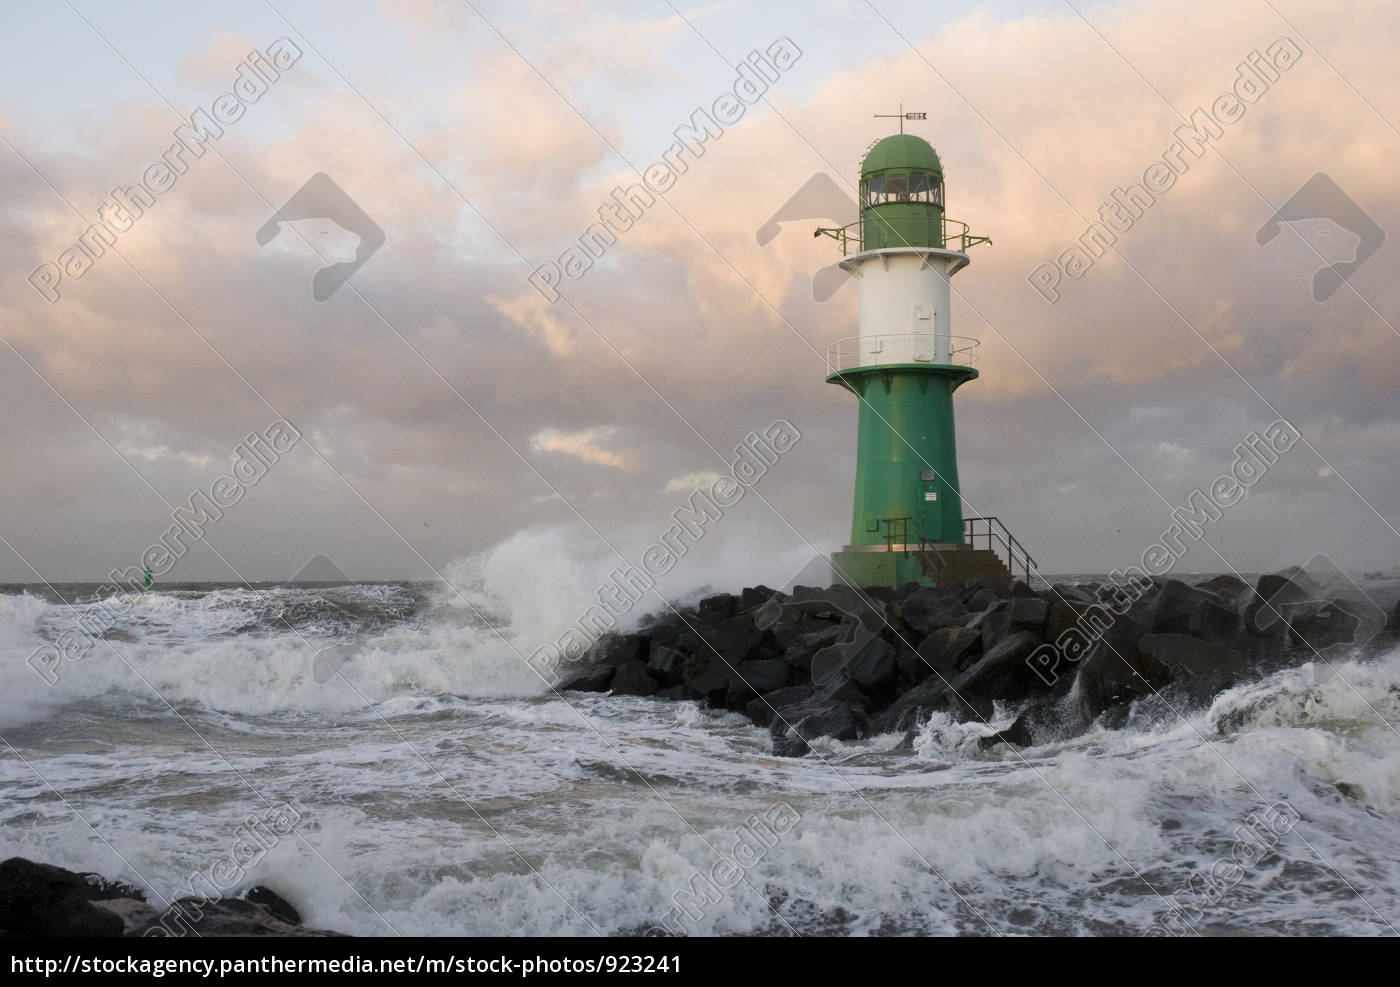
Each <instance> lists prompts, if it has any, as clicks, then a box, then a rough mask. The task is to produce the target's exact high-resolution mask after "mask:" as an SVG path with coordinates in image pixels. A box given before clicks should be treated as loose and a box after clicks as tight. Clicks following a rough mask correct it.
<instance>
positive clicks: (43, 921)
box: [0, 857, 126, 937]
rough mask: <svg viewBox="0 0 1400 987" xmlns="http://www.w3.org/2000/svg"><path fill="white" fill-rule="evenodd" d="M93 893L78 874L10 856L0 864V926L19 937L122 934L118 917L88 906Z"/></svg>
mask: <svg viewBox="0 0 1400 987" xmlns="http://www.w3.org/2000/svg"><path fill="white" fill-rule="evenodd" d="M97 892H98V889H95V888H94V887H93V885H91V884H89V883H88V882H87V881H86V880H85V879H84V878H83V875H81V874H75V873H74V872H73V871H70V870H64V869H63V868H62V867H55V866H53V865H52V864H40V863H35V862H34V861H32V860H26V859H24V858H23V857H11V858H10V859H9V860H6V861H5V862H4V863H0V930H3V931H5V932H8V933H10V934H11V935H24V936H112V937H115V936H120V935H122V934H123V932H124V931H125V929H126V926H125V923H124V922H123V921H122V918H121V916H119V915H117V914H115V913H114V912H113V911H110V910H107V909H103V908H98V907H96V906H95V905H94V904H93V898H94V895H95V893H97ZM105 900H115V899H105Z"/></svg>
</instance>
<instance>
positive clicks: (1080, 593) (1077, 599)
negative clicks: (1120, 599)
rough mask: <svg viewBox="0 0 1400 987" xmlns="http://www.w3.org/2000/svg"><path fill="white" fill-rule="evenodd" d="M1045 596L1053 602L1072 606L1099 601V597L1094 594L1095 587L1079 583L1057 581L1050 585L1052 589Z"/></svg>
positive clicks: (1086, 604) (1087, 604)
mask: <svg viewBox="0 0 1400 987" xmlns="http://www.w3.org/2000/svg"><path fill="white" fill-rule="evenodd" d="M1045 598H1046V599H1048V600H1050V601H1051V602H1052V603H1053V602H1058V603H1064V604H1067V605H1070V606H1073V605H1076V604H1078V605H1082V606H1089V605H1090V604H1093V603H1097V602H1098V597H1097V596H1095V595H1094V591H1093V589H1091V588H1090V587H1088V586H1081V585H1080V584H1078V583H1056V584H1055V585H1054V586H1051V587H1050V591H1049V592H1048V593H1047V594H1045Z"/></svg>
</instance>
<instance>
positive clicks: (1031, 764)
mask: <svg viewBox="0 0 1400 987" xmlns="http://www.w3.org/2000/svg"><path fill="white" fill-rule="evenodd" d="M580 578H581V577H580V575H579V573H578V572H574V571H570V570H568V569H567V568H566V569H565V570H563V571H560V572H556V573H553V574H545V575H541V574H539V573H535V574H528V575H527V574H522V573H519V572H516V571H515V570H507V569H504V568H502V567H501V566H499V565H493V564H492V560H491V559H490V558H489V557H488V558H487V559H485V561H484V562H481V561H480V560H479V561H478V563H476V564H473V565H471V566H465V567H463V568H462V569H459V570H457V571H456V573H455V576H454V583H455V588H454V589H448V588H446V587H441V586H434V585H425V584H396V583H389V584H373V583H356V584H351V585H338V586H314V585H297V586H258V587H253V588H249V587H246V586H232V585H211V584H204V585H175V584H169V585H158V586H156V587H155V588H154V590H153V591H151V592H148V593H141V594H133V595H132V596H130V597H129V598H127V599H125V600H124V601H121V605H120V607H119V608H118V611H119V614H120V615H119V617H118V618H117V619H116V620H115V623H113V624H112V625H111V626H110V627H107V629H106V630H105V631H104V633H103V635H102V636H101V637H100V638H98V639H95V640H93V642H92V644H91V647H89V648H87V649H86V650H85V651H83V652H82V653H81V656H80V657H73V658H69V659H65V660H64V661H62V662H60V663H59V664H58V666H57V668H56V669H52V670H51V672H50V674H49V676H48V677H49V678H53V679H55V680H54V681H52V682H48V681H46V679H45V677H43V676H41V675H40V674H39V673H38V672H36V671H35V669H34V668H33V667H31V666H30V664H28V663H27V662H26V659H28V658H29V656H30V655H31V654H32V653H33V652H34V651H35V649H37V648H41V647H43V646H44V645H45V644H46V643H48V644H51V643H53V642H55V641H58V640H59V639H60V637H61V636H62V635H63V634H64V633H65V632H67V631H71V629H72V628H74V627H75V626H77V623H78V620H79V618H80V617H83V616H88V617H92V618H94V619H96V618H97V616H98V611H99V604H98V602H97V601H96V599H95V595H94V594H95V591H96V587H95V586H92V585H66V586H54V587H47V586H30V587H18V586H10V587H3V588H0V651H2V652H3V656H4V660H3V662H0V687H2V688H0V734H3V739H4V745H5V746H4V748H3V750H0V854H3V856H5V857H8V856H12V855H22V856H26V857H30V858H33V859H38V860H44V861H48V862H51V863H55V864H59V865H62V866H65V867H69V868H72V869H76V870H84V871H96V872H99V873H102V874H104V875H106V876H107V877H110V878H116V879H120V880H124V881H128V882H130V883H133V884H136V885H138V886H140V887H142V888H144V889H145V890H146V891H147V893H148V896H149V897H150V899H151V900H152V902H153V903H156V904H160V903H163V902H165V901H169V900H172V899H174V898H176V897H179V896H181V895H185V894H189V893H191V890H194V891H196V892H198V891H201V890H204V891H207V889H208V888H209V887H210V884H211V883H212V884H213V885H214V886H216V887H218V888H220V889H221V890H224V891H225V892H227V893H237V892H238V891H241V890H243V889H246V888H248V887H251V886H253V885H256V884H265V885H268V886H269V887H272V888H273V889H274V890H276V891H277V892H279V893H280V894H282V895H283V896H284V897H285V898H287V899H288V900H289V901H291V902H292V903H293V904H294V905H295V906H296V907H297V908H298V909H299V910H300V911H301V913H302V915H303V917H304V919H305V921H306V923H307V924H309V925H313V926H319V927H325V928H332V929H337V930H340V931H344V932H350V933H356V934H361V935H385V936H392V935H396V934H402V935H490V936H514V935H524V934H558V935H570V936H573V935H579V936H587V935H595V934H602V935H618V934H629V933H637V932H642V931H645V930H648V929H651V930H655V929H657V928H662V929H666V930H669V931H671V932H684V933H687V934H690V935H711V934H730V933H739V934H750V935H793V934H796V935H803V936H807V935H872V934H970V935H997V934H1005V935H1036V934H1065V935H1077V934H1122V935H1141V934H1147V933H1149V932H1153V933H1160V932H1162V931H1164V930H1165V931H1169V932H1172V933H1184V934H1200V935H1221V934H1270V935H1297V934H1309V935H1320V934H1362V935H1374V934H1384V935H1393V934H1395V932H1396V928H1397V926H1400V734H1397V726H1400V653H1394V652H1392V653H1389V654H1382V655H1380V656H1379V657H1374V658H1372V659H1370V660H1366V661H1362V660H1360V659H1358V658H1356V657H1350V658H1345V659H1342V660H1339V661H1336V662H1334V663H1333V664H1332V666H1331V667H1327V666H1322V665H1311V664H1309V665H1303V666H1299V667H1296V668H1293V669H1290V670H1287V671H1283V672H1279V673H1276V674H1273V675H1270V676H1268V677H1265V678H1262V679H1260V680H1258V681H1255V682H1251V683H1248V684H1245V685H1242V686H1240V687H1238V688H1235V689H1232V690H1230V691H1228V692H1226V693H1223V694H1221V695H1219V696H1218V697H1216V699H1215V700H1214V702H1213V703H1212V704H1211V705H1209V706H1208V707H1199V708H1184V707H1181V706H1171V705H1169V704H1166V703H1163V702H1152V703H1144V704H1142V705H1141V706H1140V707H1138V708H1136V709H1135V710H1134V711H1133V714H1132V716H1131V717H1130V718H1129V720H1128V722H1127V723H1126V725H1124V726H1123V727H1121V728H1119V729H1101V728H1095V729H1092V730H1090V731H1089V732H1088V733H1086V734H1083V735H1081V736H1078V737H1075V738H1073V739H1068V740H1063V741H1060V742H1056V743H1049V744H1044V745H1041V746H1036V747H1031V748H1027V749H1025V750H1022V751H1013V750H1011V749H1010V748H1007V747H1004V746H1003V747H997V748H993V749H990V750H983V749H982V745H981V744H980V743H979V740H980V738H982V737H984V736H986V735H988V734H990V733H991V732H993V731H994V730H995V729H997V728H999V727H1003V726H1006V725H1007V724H1008V723H1009V722H1010V721H1011V719H1012V718H1013V717H1014V715H1015V712H1016V710H1015V709H1014V708H1007V709H1004V710H998V716H997V717H996V718H995V719H994V720H993V721H992V723H990V724H982V723H969V724H961V725H959V724H954V723H951V722H949V721H948V720H947V719H945V718H941V717H937V716H936V717H935V718H934V719H933V720H931V721H930V722H929V723H928V724H927V725H926V726H925V727H924V728H923V730H922V731H921V732H920V733H919V735H918V736H917V737H916V738H915V742H914V744H913V748H912V749H904V750H897V749H896V748H897V747H898V745H899V741H900V740H901V739H902V738H901V737H900V736H897V735H892V736H878V737H871V738H868V739H866V740H863V741H859V742H849V743H842V742H837V741H819V742H817V743H816V745H815V747H816V754H815V755H813V756H809V757H806V758H802V759H797V760H793V759H782V758H775V757H773V756H772V755H771V754H770V753H769V740H768V735H767V731H766V730H763V729H760V728H757V727H754V726H753V725H752V724H750V723H749V722H748V721H747V720H746V719H744V718H743V717H740V716H737V715H735V714H731V713H724V712H716V711H712V710H706V709H702V708H700V707H698V706H696V705H695V704H692V703H676V702H665V701H652V700H646V699H635V698H616V697H608V696H599V695H580V694H563V695H556V694H552V693H551V692H550V691H549V690H547V689H546V687H545V686H544V684H543V683H542V682H541V681H540V679H539V678H538V677H536V676H535V675H534V674H533V673H532V672H531V671H530V670H529V669H528V668H526V667H525V666H524V664H523V662H521V660H520V659H519V658H518V657H517V656H516V654H515V652H516V651H519V652H520V653H523V654H529V653H530V650H532V649H533V647H535V646H536V645H538V644H541V643H544V642H545V641H547V640H549V639H551V638H553V637H554V636H555V635H557V634H558V633H559V632H560V630H562V629H563V627H564V626H565V625H566V624H567V622H569V621H571V620H572V619H573V618H575V617H576V616H577V614H578V612H579V605H580V602H581V601H586V600H587V596H586V592H585V591H586V590H587V588H588V587H587V586H586V585H584V583H583V582H581V581H580ZM1371 589H1373V590H1374V591H1375V592H1376V593H1377V594H1378V599H1379V598H1380V597H1381V596H1385V599H1384V600H1383V602H1384V604H1385V605H1386V606H1387V609H1388V607H1389V605H1390V604H1392V603H1393V602H1394V596H1395V595H1396V593H1397V587H1396V586H1395V585H1392V584H1391V583H1386V582H1385V581H1384V580H1381V581H1379V582H1377V583H1376V584H1375V585H1374V586H1372V587H1371ZM65 601H67V602H65ZM467 601H470V604H471V605H470V606H469V605H468V602H467ZM473 608H475V609H473ZM109 612H110V611H109ZM106 622H107V621H106V620H105V619H104V621H103V624H102V626H104V627H105V626H106ZM70 640H71V638H70ZM318 654H323V655H326V656H329V657H327V658H323V659H321V661H322V664H321V665H318V664H317V661H318V659H317V655H318ZM283 805H286V806H290V807H291V817H290V818H291V819H292V820H293V824H292V825H291V826H290V831H287V827H285V826H284V827H282V829H275V828H274V827H272V825H271V824H270V823H268V822H265V821H264V822H259V823H257V826H256V828H257V829H258V832H259V833H260V834H261V838H260V839H257V840H253V839H250V838H249V835H248V834H249V833H250V832H251V830H250V829H249V828H248V823H247V821H248V820H249V818H250V817H253V818H254V819H268V818H271V813H272V810H273V807H276V806H283ZM284 812H285V810H284ZM284 818H286V817H284Z"/></svg>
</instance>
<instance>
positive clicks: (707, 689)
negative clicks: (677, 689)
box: [681, 650, 734, 705]
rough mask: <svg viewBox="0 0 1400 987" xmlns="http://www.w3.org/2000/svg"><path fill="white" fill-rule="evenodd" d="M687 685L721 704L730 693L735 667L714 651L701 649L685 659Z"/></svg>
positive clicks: (684, 668)
mask: <svg viewBox="0 0 1400 987" xmlns="http://www.w3.org/2000/svg"><path fill="white" fill-rule="evenodd" d="M681 675H682V678H684V680H685V685H686V686H687V687H689V688H690V689H691V690H693V691H694V692H696V693H698V694H700V695H701V696H703V697H704V698H705V699H707V700H709V701H710V702H712V703H714V704H716V705H721V704H723V702H724V697H725V696H726V695H727V694H728V693H729V683H730V681H731V680H732V679H733V677H734V669H733V668H731V667H730V666H729V665H728V664H726V663H725V661H724V659H723V658H721V657H720V656H719V655H718V654H716V653H715V652H713V651H708V650H706V651H701V652H700V653H698V654H694V655H691V656H690V657H689V658H687V659H686V660H685V665H684V666H682V670H681Z"/></svg>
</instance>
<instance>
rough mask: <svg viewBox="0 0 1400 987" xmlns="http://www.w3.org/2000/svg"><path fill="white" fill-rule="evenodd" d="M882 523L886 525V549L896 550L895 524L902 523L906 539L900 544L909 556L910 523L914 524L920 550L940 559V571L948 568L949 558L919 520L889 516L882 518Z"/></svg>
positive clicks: (889, 550)
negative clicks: (939, 548)
mask: <svg viewBox="0 0 1400 987" xmlns="http://www.w3.org/2000/svg"><path fill="white" fill-rule="evenodd" d="M880 523H881V524H883V525H884V526H885V551H887V552H893V551H894V546H895V540H894V525H895V524H902V525H903V528H902V529H901V531H902V532H903V534H904V539H903V541H901V542H899V544H901V545H903V546H904V554H905V555H906V556H907V555H908V554H909V525H911V524H912V525H913V526H914V531H915V533H916V534H918V536H919V552H920V553H921V554H924V555H927V554H929V553H932V554H933V557H934V558H935V559H937V560H938V571H939V572H942V571H943V570H945V569H947V568H948V560H947V559H945V558H944V557H943V553H942V552H940V551H939V550H938V546H937V545H936V544H934V543H933V542H932V541H930V540H929V538H928V536H927V535H926V534H924V529H923V528H922V527H920V525H919V522H918V521H915V520H914V519H913V518H912V517H909V516H905V517H888V518H883V519H881V521H880Z"/></svg>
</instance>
